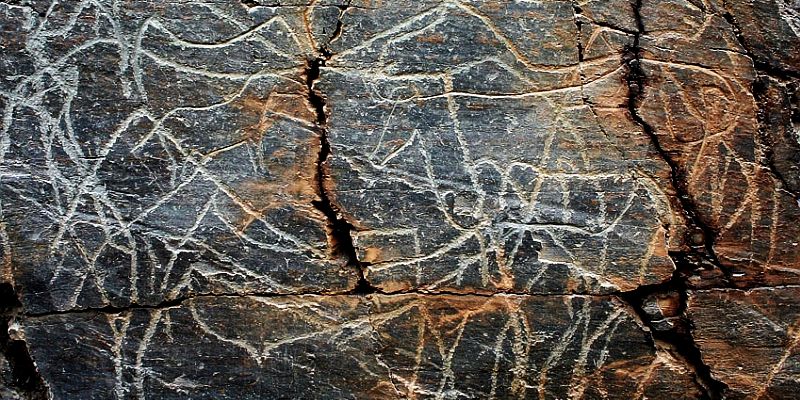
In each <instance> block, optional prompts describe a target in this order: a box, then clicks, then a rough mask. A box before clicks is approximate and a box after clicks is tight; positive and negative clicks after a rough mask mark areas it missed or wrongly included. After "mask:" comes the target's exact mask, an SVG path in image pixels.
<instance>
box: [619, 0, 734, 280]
mask: <svg viewBox="0 0 800 400" xmlns="http://www.w3.org/2000/svg"><path fill="white" fill-rule="evenodd" d="M641 6H642V0H636V2H635V3H634V6H633V10H634V16H635V17H636V25H637V32H636V34H635V35H634V37H633V44H632V45H629V46H626V47H625V49H624V51H623V54H622V64H623V66H624V68H625V81H626V83H627V86H628V101H627V106H628V113H629V114H630V117H631V119H632V120H633V121H634V122H635V123H636V124H637V125H639V127H641V128H642V131H643V132H644V133H645V134H646V135H647V136H648V137H649V138H650V142H651V143H652V145H653V147H654V148H655V150H656V152H657V153H658V154H659V155H660V156H661V158H662V159H663V160H664V162H666V163H667V166H669V169H670V181H671V183H672V186H673V188H674V189H675V191H676V193H677V198H678V201H679V202H680V205H681V208H682V209H683V212H684V213H685V215H686V217H687V222H688V223H689V228H690V232H689V235H688V238H687V240H686V243H687V244H688V245H689V247H690V249H691V252H692V253H693V255H694V256H696V257H699V259H700V260H698V262H697V264H698V266H699V265H708V264H711V265H713V266H715V267H717V268H719V269H720V270H721V271H723V272H724V273H725V274H726V276H727V275H729V271H728V270H727V269H726V268H725V267H723V266H722V264H721V263H720V262H719V260H718V258H717V255H716V253H715V252H714V247H713V244H714V240H715V239H716V232H715V231H714V230H713V229H712V228H711V227H710V226H708V225H707V224H706V223H705V222H703V220H702V218H701V217H700V216H699V213H698V212H697V205H696V204H695V202H694V200H693V199H692V196H691V194H690V193H689V189H688V185H687V184H686V179H685V178H686V177H685V172H684V171H683V169H682V168H681V166H680V165H678V163H677V162H676V161H675V160H674V159H673V158H672V156H671V155H670V154H669V152H668V151H666V150H665V149H664V148H663V147H662V146H661V143H660V141H659V139H658V135H657V134H656V132H655V129H654V128H653V127H652V126H651V125H650V124H649V123H648V122H647V121H645V120H644V118H642V116H641V115H639V111H638V109H639V105H640V103H641V101H642V98H643V96H644V88H645V86H646V84H647V76H646V74H645V73H644V69H643V68H642V48H641V47H640V40H641V36H642V35H643V34H645V33H646V31H645V27H644V22H643V20H642V16H641V12H640V11H641ZM696 257H691V258H692V259H695V258H696ZM673 261H674V260H673ZM726 283H727V282H726Z"/></svg>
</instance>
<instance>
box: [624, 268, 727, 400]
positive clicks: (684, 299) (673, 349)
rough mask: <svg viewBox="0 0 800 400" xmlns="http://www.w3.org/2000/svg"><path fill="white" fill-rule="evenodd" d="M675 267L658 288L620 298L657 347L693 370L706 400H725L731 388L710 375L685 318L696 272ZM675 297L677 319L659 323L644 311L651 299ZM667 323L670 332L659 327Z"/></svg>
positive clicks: (653, 286)
mask: <svg viewBox="0 0 800 400" xmlns="http://www.w3.org/2000/svg"><path fill="white" fill-rule="evenodd" d="M676 266H677V267H676V269H675V271H674V272H673V274H672V277H671V278H670V280H669V281H667V282H664V283H660V284H655V285H646V286H640V287H639V288H637V289H635V290H632V291H628V292H621V293H618V297H619V298H620V299H621V300H623V301H624V302H625V303H626V304H628V305H629V306H630V307H631V308H632V309H633V310H634V311H635V312H636V314H637V315H638V317H639V319H640V320H641V321H642V323H644V324H645V326H647V327H648V328H649V330H650V334H651V335H652V337H653V340H654V341H655V343H654V344H657V343H661V344H666V346H662V347H667V348H666V350H667V351H669V352H670V353H671V354H672V355H673V356H675V357H676V358H678V359H681V360H683V361H684V362H685V363H686V364H687V365H688V366H689V368H690V369H692V370H693V372H694V378H695V382H697V384H698V385H699V386H700V387H701V388H702V389H703V391H704V393H703V394H704V397H705V398H706V399H708V400H718V399H722V398H724V396H723V393H724V391H725V390H726V389H727V387H728V386H727V385H726V384H725V383H723V382H721V381H718V380H716V379H714V377H713V376H712V375H711V367H710V366H708V365H707V364H706V363H705V362H704V361H703V357H702V353H701V352H700V348H699V347H698V346H697V343H696V342H695V340H694V336H693V335H692V330H693V329H694V327H693V325H692V321H691V319H690V318H689V317H688V316H687V314H686V311H687V308H688V301H689V294H688V293H689V286H688V284H687V279H688V278H689V276H691V275H692V273H693V268H692V266H691V265H688V264H686V263H684V262H680V263H678V262H676ZM673 294H674V295H677V296H678V304H677V309H676V310H674V316H662V317H663V319H661V320H658V319H654V318H653V316H652V315H650V314H648V312H647V311H646V310H645V302H646V301H648V299H650V301H654V300H653V299H654V298H656V297H658V296H665V297H669V296H670V295H673ZM667 319H669V320H670V322H669V324H670V328H669V329H665V328H664V327H663V326H661V327H659V326H657V323H659V322H665V321H666V320H667Z"/></svg>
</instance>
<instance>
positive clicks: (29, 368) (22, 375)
mask: <svg viewBox="0 0 800 400" xmlns="http://www.w3.org/2000/svg"><path fill="white" fill-rule="evenodd" d="M21 311H22V304H21V303H20V301H19V298H18V297H17V293H16V291H15V290H14V287H13V286H12V285H11V284H10V283H3V284H0V351H2V352H3V356H5V359H6V361H7V362H8V367H9V369H10V370H11V377H10V378H11V381H10V382H6V383H8V384H9V385H10V386H11V389H13V390H15V391H17V394H18V395H20V396H22V397H23V398H24V399H28V400H44V399H47V398H48V390H47V386H46V385H45V383H44V379H43V378H42V376H41V374H40V373H39V370H38V369H37V368H36V364H35V363H34V362H33V358H32V357H31V355H30V352H29V351H28V344H27V343H26V342H25V340H23V339H21V338H19V337H16V335H14V336H12V334H11V332H12V324H13V323H14V321H15V319H16V318H17V316H18V315H20V313H21Z"/></svg>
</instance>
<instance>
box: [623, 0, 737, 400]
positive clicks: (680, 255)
mask: <svg viewBox="0 0 800 400" xmlns="http://www.w3.org/2000/svg"><path fill="white" fill-rule="evenodd" d="M632 6H633V14H634V17H635V20H636V28H637V30H636V32H634V34H633V44H632V45H628V46H626V47H625V48H624V51H623V54H622V60H621V62H622V64H623V66H624V69H625V83H626V84H627V87H628V99H627V107H628V113H629V115H630V117H631V119H632V120H633V121H634V123H636V124H637V125H638V126H639V127H640V128H641V129H642V131H643V132H644V133H645V134H646V135H647V136H648V138H649V139H650V142H651V143H652V145H653V147H654V148H655V150H656V152H657V153H658V154H659V155H660V156H661V158H662V159H663V160H664V162H666V164H667V165H668V167H669V169H670V181H671V184H672V186H673V188H674V190H675V191H676V193H677V198H678V202H679V203H680V205H681V208H682V209H683V212H684V213H685V215H686V219H687V223H688V224H689V232H688V237H687V238H686V240H685V243H687V245H688V249H689V250H688V252H684V251H681V252H669V256H670V258H671V259H672V261H673V263H674V264H675V271H674V272H673V275H672V277H671V278H670V279H669V280H668V281H666V282H663V283H660V284H655V285H646V286H641V287H639V288H637V289H636V290H633V291H629V292H623V293H619V297H620V298H621V299H622V300H623V301H625V302H626V303H627V304H628V305H630V306H631V307H632V308H633V309H634V310H635V312H636V313H637V314H638V315H639V317H640V319H641V320H642V321H643V323H645V325H647V326H648V327H649V329H650V331H651V334H652V336H653V339H654V340H655V341H657V342H662V343H667V344H668V345H669V346H670V347H671V348H672V351H673V352H674V353H676V354H677V355H678V356H679V357H680V358H682V359H683V360H685V362H686V363H687V364H689V366H690V367H691V368H692V369H693V370H694V375H695V380H696V381H697V383H698V384H699V385H700V386H701V387H702V388H703V389H704V391H705V393H704V394H705V396H706V397H707V398H709V399H711V400H716V399H720V398H723V392H724V390H725V389H726V387H727V385H725V384H724V383H722V382H720V381H718V380H716V379H714V378H713V376H712V374H711V368H710V367H709V366H708V365H706V364H705V362H704V361H703V358H702V354H701V352H700V348H699V347H698V346H697V343H696V342H695V340H694V337H693V335H692V329H693V327H692V321H691V320H690V318H688V316H687V314H686V310H687V304H688V296H689V294H688V291H689V283H688V280H689V278H690V277H691V276H693V275H694V274H695V273H696V272H697V270H699V269H707V268H709V267H710V268H715V267H716V268H718V269H719V270H720V271H722V273H723V274H725V279H724V283H725V285H730V283H729V280H728V277H729V274H730V273H729V271H728V270H727V269H726V268H724V267H723V266H722V265H721V263H720V262H719V260H718V259H717V256H716V253H715V252H714V248H713V244H714V240H715V238H716V232H715V231H714V230H713V229H712V228H711V227H710V226H708V225H707V224H705V223H704V222H703V221H702V219H701V218H700V216H699V215H698V212H697V206H696V204H695V203H694V200H693V199H692V196H691V195H690V193H689V190H688V187H687V186H688V185H687V184H686V177H685V171H683V169H682V168H681V166H680V165H679V164H678V162H677V161H676V160H675V159H673V157H672V156H671V155H670V154H669V152H668V151H666V150H665V149H664V148H663V146H662V145H661V143H660V141H659V138H658V135H657V134H656V131H655V129H654V128H653V127H652V126H651V125H650V124H649V123H648V122H647V121H646V120H645V119H644V118H643V117H642V116H641V115H640V114H639V106H640V105H641V102H642V100H643V97H644V93H645V86H646V85H647V75H646V74H645V71H644V69H643V67H642V53H643V50H642V48H641V38H642V35H645V34H646V32H647V31H646V29H645V26H644V20H643V18H642V14H641V9H642V0H635V2H634V3H633V4H632ZM668 293H674V294H677V295H678V298H679V302H678V306H677V310H676V318H677V319H676V321H677V324H676V325H675V326H674V327H673V328H672V329H668V330H664V329H658V327H657V326H655V325H654V323H653V321H652V320H651V318H650V316H649V315H648V314H647V312H646V311H645V309H644V308H643V306H644V303H645V301H646V299H647V298H648V296H653V295H658V294H668Z"/></svg>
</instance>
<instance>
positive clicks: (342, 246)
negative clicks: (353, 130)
mask: <svg viewBox="0 0 800 400" xmlns="http://www.w3.org/2000/svg"><path fill="white" fill-rule="evenodd" d="M339 29H341V28H339ZM330 57H331V53H330V51H329V50H328V49H327V48H325V47H323V48H321V49H320V55H319V56H318V57H317V58H314V59H311V60H309V61H308V63H307V66H306V70H305V78H306V89H307V90H308V102H309V104H311V106H312V107H313V109H314V111H315V116H316V121H315V130H316V133H317V135H319V141H320V148H319V153H318V156H317V161H316V186H317V194H318V196H319V199H318V200H314V201H313V202H312V203H313V205H314V207H316V208H317V210H319V211H320V212H322V213H323V214H324V215H325V218H326V225H327V234H328V246H329V251H330V253H331V255H332V256H334V257H338V258H343V259H345V260H346V262H347V265H348V266H349V267H351V268H354V269H355V271H356V273H357V274H358V282H357V283H356V286H355V288H354V289H353V290H352V293H353V294H361V295H366V294H370V293H375V292H377V291H378V290H377V289H376V288H375V287H373V286H372V285H371V284H370V283H369V281H368V280H367V277H366V268H367V266H368V264H367V263H364V262H362V261H360V260H359V258H358V253H357V251H356V247H355V245H354V241H353V235H352V232H353V231H354V230H355V227H354V226H353V224H351V223H350V222H348V221H347V220H346V219H345V217H344V215H343V214H342V212H341V210H340V209H339V207H338V206H337V205H336V204H335V203H334V201H333V195H332V193H330V185H329V181H330V179H331V177H330V173H329V167H328V159H329V158H330V156H331V152H332V149H331V143H330V140H329V137H328V115H327V111H326V99H325V97H324V95H323V94H322V93H320V92H319V91H318V90H317V89H316V88H315V87H314V85H315V84H316V82H317V80H318V79H319V77H320V73H321V69H322V67H324V66H325V63H326V61H328V60H329V59H330Z"/></svg>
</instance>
